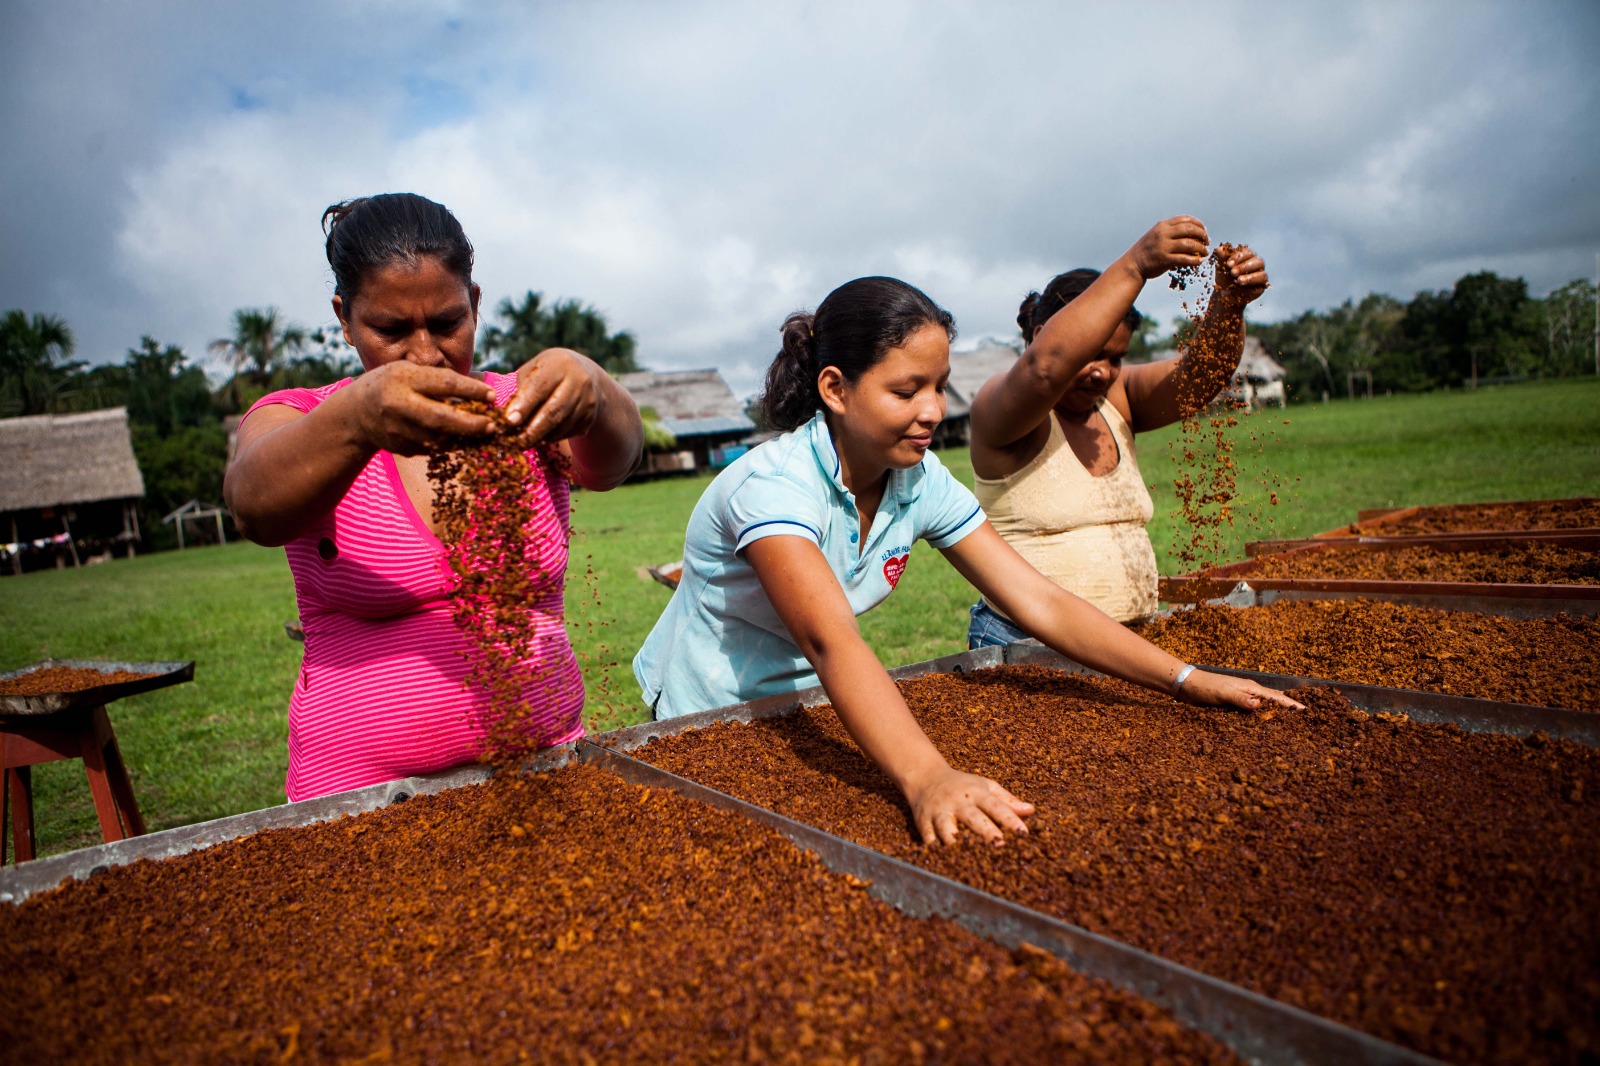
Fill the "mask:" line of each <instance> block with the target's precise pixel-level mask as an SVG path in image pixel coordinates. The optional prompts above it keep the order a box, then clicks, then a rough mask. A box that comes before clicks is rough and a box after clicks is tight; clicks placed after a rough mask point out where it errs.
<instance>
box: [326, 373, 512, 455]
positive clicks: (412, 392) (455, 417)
mask: <svg viewBox="0 0 1600 1066" xmlns="http://www.w3.org/2000/svg"><path fill="white" fill-rule="evenodd" d="M350 391H351V392H353V393H355V394H356V398H357V399H358V401H359V402H358V403H357V405H356V419H357V424H358V426H359V427H360V432H361V436H362V439H363V440H365V441H366V442H367V444H369V445H370V446H371V447H374V448H378V449H381V450H383V451H388V452H393V453H394V454H396V455H420V454H422V453H423V452H425V451H427V450H428V447H429V445H432V444H434V443H435V442H437V441H438V440H439V439H440V438H442V437H448V436H468V437H471V436H483V435H484V434H486V433H488V432H489V431H490V430H491V429H492V428H493V426H494V423H493V422H491V421H490V420H489V419H488V418H486V417H485V416H483V415H475V414H470V413H468V412H466V411H463V410H462V409H461V408H460V407H458V406H457V405H455V404H453V403H450V402H449V401H451V400H481V401H483V402H485V403H493V402H494V389H492V388H490V387H489V385H488V384H486V383H484V382H482V381H479V380H477V379H476V378H471V377H468V376H467V375H465V374H460V373H457V372H456V371H454V370H451V369H449V368H447V367H440V366H418V365H417V364H416V363H410V362H407V361H405V360H397V361H395V362H392V363H385V364H384V365H383V366H380V367H377V368H375V369H373V370H369V371H367V372H366V373H365V374H362V375H361V376H360V377H359V378H357V379H356V381H355V384H354V385H353V386H352V387H351V390H350Z"/></svg>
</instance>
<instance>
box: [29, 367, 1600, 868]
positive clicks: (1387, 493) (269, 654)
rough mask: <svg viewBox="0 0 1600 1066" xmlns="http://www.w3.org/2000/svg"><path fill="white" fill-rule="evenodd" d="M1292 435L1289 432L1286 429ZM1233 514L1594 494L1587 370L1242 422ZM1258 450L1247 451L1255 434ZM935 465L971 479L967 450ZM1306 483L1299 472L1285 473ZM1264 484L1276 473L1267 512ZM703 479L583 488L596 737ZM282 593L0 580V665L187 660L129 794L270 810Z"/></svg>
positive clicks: (213, 575)
mask: <svg viewBox="0 0 1600 1066" xmlns="http://www.w3.org/2000/svg"><path fill="white" fill-rule="evenodd" d="M1285 419H1287V420H1288V424H1287V425H1285V424H1283V422H1284V420H1285ZM1234 432H1235V433H1236V434H1237V441H1238V451H1237V459H1238V462H1239V465H1240V468H1241V476H1240V482H1241V484H1242V485H1243V486H1244V495H1243V506H1242V507H1241V510H1240V519H1239V522H1238V523H1237V524H1236V526H1235V527H1234V528H1233V529H1231V530H1229V531H1228V532H1229V538H1230V539H1229V541H1228V550H1227V554H1228V555H1229V556H1231V557H1235V558H1237V557H1240V556H1241V555H1242V546H1243V543H1244V542H1245V541H1246V540H1251V539H1259V538H1261V537H1265V536H1278V535H1296V534H1307V533H1314V532H1318V531H1321V530H1324V529H1330V528H1333V527H1335V526H1338V525H1340V524H1342V523H1344V522H1347V521H1349V520H1351V519H1352V518H1354V516H1355V512H1356V511H1357V510H1359V509H1361V508H1366V507H1379V506H1397V505H1404V504H1415V503H1455V502H1477V501H1486V500H1504V499H1534V498H1542V497H1556V496H1575V495H1593V494H1595V493H1596V491H1597V489H1600V382H1597V381H1595V380H1594V379H1582V380H1578V381H1568V382H1556V383H1535V384H1526V385H1516V386H1507V387H1500V388H1491V389H1481V390H1479V391H1477V392H1474V393H1462V392H1455V393H1438V394H1431V395H1425V396H1394V397H1381V398H1376V399H1372V400H1362V401H1356V402H1348V401H1347V402H1341V403H1334V404H1329V405H1325V406H1306V407H1296V408H1290V409H1289V410H1288V411H1286V412H1283V413H1278V412H1275V411H1273V412H1267V413H1263V414H1257V415H1255V416H1252V417H1251V418H1249V419H1246V420H1245V421H1244V422H1243V424H1241V425H1240V426H1239V427H1238V429H1237V430H1235V431H1234ZM1252 433H1253V434H1254V435H1255V436H1256V437H1257V438H1258V439H1257V440H1256V441H1254V442H1252V441H1251V439H1250V438H1251V434H1252ZM1175 435H1176V430H1173V429H1168V430H1165V431H1162V432H1160V433H1154V434H1149V435H1147V436H1144V437H1141V438H1140V465H1141V468H1142V470H1143V472H1144V475H1145V481H1146V483H1147V484H1149V485H1150V486H1151V491H1152V495H1153V496H1154V498H1155V503H1156V518H1155V521H1154V522H1153V523H1152V525H1151V536H1152V539H1153V540H1154V541H1155V544H1156V551H1157V555H1158V557H1160V558H1161V559H1162V564H1163V565H1162V568H1163V571H1164V572H1169V573H1171V572H1176V571H1177V570H1178V569H1179V567H1178V566H1177V564H1176V563H1175V562H1174V561H1173V560H1172V557H1171V554H1170V548H1171V545H1172V544H1173V542H1174V541H1175V539H1176V538H1177V537H1178V535H1179V530H1178V528H1177V524H1176V523H1175V522H1174V521H1173V519H1172V517H1171V512H1172V511H1173V510H1174V507H1175V504H1174V501H1173V496H1172V491H1171V480H1170V479H1171V476H1172V474H1173V472H1174V471H1175V470H1176V467H1175V466H1174V464H1173V461H1172V459H1171V450H1170V447H1169V445H1170V442H1171V440H1172V439H1173V437H1174V436H1175ZM940 458H941V459H942V460H943V461H944V462H945V464H946V465H947V466H949V467H950V468H951V469H952V470H953V471H954V472H955V473H956V475H957V476H958V477H959V478H961V479H962V480H963V481H965V482H967V483H968V484H969V485H970V484H971V481H972V470H971V464H970V462H969V461H968V459H967V455H966V452H965V451H964V450H963V451H954V452H944V453H941V456H940ZM1296 478H1298V480H1295V479H1296ZM1263 479H1266V480H1269V481H1270V480H1272V479H1284V480H1286V484H1285V485H1284V486H1283V487H1282V488H1281V489H1280V490H1279V495H1280V498H1281V502H1280V503H1279V505H1278V506H1276V507H1270V506H1267V504H1266V502H1265V495H1266V492H1267V491H1268V489H1267V488H1266V487H1264V483H1263ZM708 481H709V478H708V477H705V476H696V477H685V478H676V479H671V480H666V481H656V482H651V483H646V484H640V485H630V486H626V487H624V488H622V489H619V490H617V491H615V492H611V493H603V494H599V493H580V494H578V495H577V497H576V502H575V505H574V526H575V530H576V536H575V538H574V541H573V547H572V558H573V563H572V568H571V571H570V573H569V582H568V600H567V602H568V607H569V629H570V630H571V632H572V636H573V642H574V644H575V645H576V646H577V648H578V651H579V656H580V658H581V660H582V662H583V666H584V674H585V677H586V678H587V679H588V681H589V686H590V701H589V711H588V718H589V724H590V726H591V728H594V729H607V728H611V727H613V726H617V725H622V724H627V723H629V722H634V721H638V720H640V719H641V718H642V717H643V715H644V712H643V709H642V708H641V707H640V705H639V702H638V689H637V686H636V685H635V684H634V682H633V677H632V672H631V670H630V669H629V661H630V660H631V658H632V654H633V650H634V649H636V648H637V647H638V646H639V644H640V643H641V642H642V641H643V640H644V637H645V634H646V633H648V632H649V630H650V627H651V625H652V624H653V623H654V622H655V620H656V617H657V616H658V615H659V614H660V612H661V609H662V608H663V607H664V606H665V605H666V602H667V598H668V593H667V590H666V589H664V588H662V587H661V586H660V585H657V584H656V583H654V582H652V581H650V580H649V579H648V578H646V577H644V576H642V573H643V571H642V568H643V566H644V565H646V564H649V563H660V562H667V561H670V560H673V559H677V558H678V557H679V556H680V555H681V553H682V547H683V529H684V525H685V524H686V522H687V521H688V518H689V512H690V510H691V509H692V508H693V507H694V503H695V501H696V500H697V499H698V498H699V496H700V493H701V491H702V490H703V489H704V488H705V486H706V484H707V483H708ZM913 554H914V558H915V564H916V565H914V566H911V567H909V568H908V569H907V571H906V574H905V577H904V578H902V580H901V582H900V585H899V588H898V590H897V591H896V592H895V594H894V595H893V596H891V597H890V598H889V600H888V602H887V603H885V604H884V605H883V606H882V607H880V608H879V609H878V610H877V611H874V612H873V613H872V614H870V615H868V616H866V617H865V618H863V619H862V628H863V631H864V632H865V633H866V635H867V638H868V640H869V641H870V642H871V643H872V646H873V647H874V648H875V649H876V650H877V652H878V655H879V656H880V658H882V660H883V661H884V662H885V663H886V664H890V665H897V664H900V663H907V662H915V661H917V660H920V659H927V658H931V657H933V656H936V655H943V654H947V653H949V652H952V651H957V650H960V649H961V648H962V647H963V646H964V642H965V635H966V609H967V607H968V606H969V605H970V604H971V603H972V602H973V600H974V598H975V594H974V592H973V591H972V589H971V588H970V587H969V586H968V585H967V584H966V582H965V581H963V580H962V579H961V577H960V576H959V575H958V574H956V572H955V571H954V570H953V569H952V568H951V567H950V565H949V564H948V563H946V562H945V561H944V559H943V558H942V557H941V556H940V555H939V554H938V553H937V552H934V551H931V550H929V549H927V548H926V547H923V548H922V549H920V550H918V551H916V552H914V553H913ZM294 613H295V607H294V588H293V583H292V581H291V580H290V577H289V571H288V567H287V565H286V564H285V562H284V559H283V552H282V551H280V550H272V549H265V548H257V547H255V546H253V545H248V544H238V545H229V546H227V547H223V548H206V549H200V550H194V551H189V552H181V553H179V552H171V553H166V554H162V555H152V556H144V557H141V558H138V559H135V560H132V561H117V562H113V563H110V564H107V565H104V566H99V567H93V568H90V569H85V570H78V571H54V572H48V573H40V574H29V575H25V576H24V577H22V578H5V579H3V580H0V668H4V669H13V668H15V667H18V666H23V665H26V664H27V663H30V662H33V661H35V660H37V659H40V658H43V657H45V656H51V655H53V656H58V657H62V658H108V659H127V660H156V659H194V660H196V661H197V666H196V668H195V680H194V682H193V683H192V684H189V685H180V686H177V687H175V688H173V689H168V690H164V691H161V692H155V693H150V694H148V695H144V696H137V697H133V698H131V699H128V700H124V701H122V702H120V703H116V704H113V705H112V708H111V717H112V721H113V723H114V724H115V726H116V730H117V737H118V740H119V741H120V743H121V746H122V752H123V756H124V758H125V759H126V760H127V762H128V765H129V770H130V773H131V774H132V776H133V784H134V790H135V793H136V794H137V796H138V798H139V802H140V806H141V807H142V809H143V810H144V812H145V816H146V821H147V822H149V824H150V827H151V828H152V829H164V828H168V827H171V826H174V825H183V824H187V823H190V822H194V821H199V820H202V819H205V818H215V817H220V816H222V815H226V814H233V813H237V812H240V811H246V810H253V809H256V808H259V807H263V806H267V805H269V804H273V803H282V802H283V799H284V797H283V774H284V770H285V767H286V765H287V753H286V751H285V737H286V725H285V710H286V708H287V705H288V700H289V690H290V688H291V687H292V685H293V683H294V675H295V671H296V669H297V666H298V663H299V645H297V644H294V643H291V642H290V641H289V640H288V639H287V638H286V637H285V636H284V635H283V629H282V623H283V622H284V621H285V620H287V619H289V618H292V617H293V616H294ZM34 779H35V782H36V789H37V804H38V816H39V817H38V822H39V826H38V828H39V833H40V837H41V844H42V845H43V847H44V849H45V850H46V851H60V850H64V849H66V848H69V847H79V846H82V845H84V844H90V843H95V842H97V841H98V830H97V828H96V823H95V821H94V815H93V811H92V808H91V807H90V805H89V798H88V788H87V785H86V784H85V782H84V778H83V772H82V769H81V766H80V764H78V763H76V762H63V763H55V764H51V765H49V766H44V767H39V768H36V770H35V773H34Z"/></svg>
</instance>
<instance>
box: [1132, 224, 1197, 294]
mask: <svg viewBox="0 0 1600 1066" xmlns="http://www.w3.org/2000/svg"><path fill="white" fill-rule="evenodd" d="M1209 244H1210V237H1209V236H1208V235H1207V234H1206V227H1205V224H1204V223H1202V222H1201V221H1200V220H1199V219H1198V218H1195V217H1194V216H1193V215H1178V216H1177V217H1176V218H1169V219H1167V220H1166V221H1165V222H1157V223H1156V224H1155V225H1154V226H1151V227H1150V230H1149V232H1147V233H1146V234H1145V235H1144V236H1143V237H1140V238H1139V243H1137V244H1135V245H1134V246H1133V247H1132V248H1129V249H1128V256H1129V257H1130V258H1131V259H1132V260H1133V265H1134V268H1135V269H1137V270H1138V271H1139V275H1140V277H1143V278H1144V279H1145V280H1146V281H1148V280H1150V279H1151V278H1158V277H1160V276H1161V275H1162V274H1165V273H1166V272H1167V271H1169V270H1171V269H1173V268H1174V267H1192V266H1199V265H1200V264H1201V263H1203V262H1205V260H1206V254H1207V252H1208V251H1209Z"/></svg>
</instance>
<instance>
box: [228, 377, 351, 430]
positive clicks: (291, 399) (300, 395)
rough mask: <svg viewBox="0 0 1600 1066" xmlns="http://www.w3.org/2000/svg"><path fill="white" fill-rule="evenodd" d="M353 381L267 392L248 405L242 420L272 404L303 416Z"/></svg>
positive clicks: (345, 379)
mask: <svg viewBox="0 0 1600 1066" xmlns="http://www.w3.org/2000/svg"><path fill="white" fill-rule="evenodd" d="M353 381H355V378H344V379H342V380H339V381H335V382H334V383H333V384H331V385H322V386H319V387H317V388H314V389H278V390H277V391H276V392H269V393H267V394H266V395H265V396H263V397H261V399H259V400H257V401H256V402H255V403H253V404H251V405H250V409H249V410H247V411H245V413H244V418H249V417H250V416H251V415H252V414H254V413H255V411H256V409H257V408H260V407H268V406H271V405H272V404H281V405H283V406H285V407H292V408H294V409H295V410H296V411H299V412H300V413H302V414H305V413H307V412H309V411H312V410H314V409H315V408H316V406H317V405H318V404H320V403H322V401H324V400H326V399H327V398H328V397H329V396H332V395H333V394H334V393H336V392H338V391H339V390H340V389H342V388H346V387H347V386H349V385H350V383H351V382H353ZM240 421H243V419H240Z"/></svg>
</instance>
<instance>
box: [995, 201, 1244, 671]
mask: <svg viewBox="0 0 1600 1066" xmlns="http://www.w3.org/2000/svg"><path fill="white" fill-rule="evenodd" d="M1209 252H1210V246H1209V237H1208V235H1207V233H1206V229H1205V226H1204V225H1203V224H1202V223H1201V222H1200V221H1199V220H1198V219H1196V218H1193V217H1191V216H1189V215H1179V216H1178V217H1176V218H1171V219H1168V220H1167V221H1165V222H1161V223H1158V224H1156V225H1155V226H1154V227H1152V228H1151V229H1150V231H1149V232H1148V233H1146V234H1145V235H1144V236H1143V237H1141V238H1140V239H1139V241H1138V243H1136V244H1135V245H1134V246H1133V247H1132V248H1130V249H1128V251H1127V252H1126V253H1124V254H1123V256H1122V257H1121V258H1120V259H1118V260H1117V261H1116V262H1115V263H1114V264H1112V265H1111V267H1110V268H1108V269H1107V270H1106V272H1105V273H1103V274H1102V273H1100V272H1098V271H1095V270H1088V269H1079V270H1072V271H1069V272H1067V273H1065V274H1061V275H1058V276H1057V277H1055V278H1054V279H1052V280H1051V282H1050V284H1048V285H1046V286H1045V289H1044V292H1043V293H1042V294H1041V293H1029V295H1028V298H1027V299H1026V300H1024V301H1023V303H1022V308H1021V310H1020V311H1019V313H1018V315H1017V324H1018V325H1019V326H1021V328H1022V336H1023V340H1024V341H1025V342H1026V343H1027V348H1026V349H1024V351H1023V353H1022V355H1021V356H1020V357H1019V358H1018V359H1017V362H1016V364H1015V365H1013V366H1012V367H1011V369H1010V370H1008V371H1006V372H1005V373H1003V374H997V375H995V376H994V377H992V378H990V379H989V381H988V382H986V383H985V384H984V386H983V388H982V389H980V390H979V391H978V395H977V396H976V397H975V398H974V399H973V402H972V467H973V472H974V474H975V475H976V492H977V497H978V502H979V503H980V504H982V505H983V509H984V511H985V512H986V513H987V514H988V515H989V520H990V522H992V523H993V525H994V527H995V529H997V530H998V531H999V532H1000V535H1001V536H1002V537H1004V538H1005V539H1006V541H1007V542H1008V543H1010V544H1011V546H1012V547H1014V548H1016V549H1017V551H1018V553H1020V554H1021V555H1022V557H1023V558H1025V559H1027V560H1028V562H1030V563H1032V564H1033V566H1034V567H1035V568H1036V569H1038V570H1039V571H1040V572H1042V573H1044V574H1045V575H1046V576H1048V577H1049V578H1050V579H1051V580H1052V581H1054V582H1055V583H1056V584H1058V585H1060V586H1062V587H1063V588H1065V589H1067V590H1068V591H1070V592H1073V593H1075V594H1077V595H1078V596H1081V597H1083V598H1084V599H1086V600H1088V601H1089V602H1090V603H1092V604H1094V605H1095V606H1096V607H1098V608H1100V609H1101V610H1102V611H1104V612H1106V613H1107V614H1109V615H1110V616H1111V617H1112V618H1115V619H1117V620H1118V621H1122V622H1134V621H1138V620H1140V619H1143V618H1145V617H1148V616H1149V615H1151V614H1153V613H1154V612H1155V609H1156V585H1157V579H1158V574H1157V570H1156V557H1155V550H1154V549H1153V548H1152V546H1151V544H1150V535H1149V533H1147V532H1146V530H1145V526H1146V524H1147V523H1148V522H1149V521H1150V519H1151V517H1152V515H1153V514H1154V510H1155V509H1154V506H1153V505H1152V503H1151V500H1150V493H1149V490H1148V489H1146V487H1145V484H1144V478H1143V477H1142V476H1141V474H1140V472H1139V461H1138V457H1137V453H1136V451H1135V446H1134V434H1135V433H1144V432H1149V431H1150V430H1153V429H1158V428H1160V427H1161V426H1165V425H1168V424H1170V423H1172V422H1176V421H1178V420H1179V419H1180V418H1182V417H1183V416H1184V415H1185V414H1186V413H1189V412H1186V411H1184V410H1183V409H1181V407H1180V404H1179V392H1180V390H1179V385H1180V383H1182V382H1183V381H1184V375H1185V374H1186V373H1193V372H1194V371H1192V370H1190V368H1189V366H1188V360H1187V358H1186V357H1184V356H1183V355H1181V354H1180V356H1179V357H1178V358H1177V359H1170V360H1167V361H1165V362H1161V363H1148V364H1144V365H1140V366H1130V367H1126V368H1124V367H1123V365H1122V360H1123V358H1124V357H1125V356H1126V355H1127V353H1128V345H1129V344H1130V343H1131V341H1132V339H1133V331H1134V330H1135V329H1137V328H1138V327H1139V324H1140V321H1141V316H1140V315H1139V312H1138V311H1136V310H1134V309H1133V302H1134V300H1135V299H1137V298H1138V296H1139V292H1140V291H1141V290H1142V289H1143V287H1144V283H1145V281H1146V280H1148V279H1150V278H1155V277H1159V276H1160V275H1161V274H1164V273H1166V272H1167V271H1168V270H1172V269H1174V268H1177V267H1194V266H1199V265H1200V264H1202V263H1203V262H1205V260H1206V257H1207V255H1208V254H1209ZM1266 287H1267V273H1266V265H1265V264H1264V263H1263V262H1262V261H1261V258H1260V257H1259V256H1257V255H1256V254H1255V253H1254V252H1253V251H1251V250H1250V249H1249V248H1248V247H1245V246H1240V247H1238V248H1236V249H1234V250H1233V251H1232V253H1231V254H1230V255H1229V256H1228V258H1227V260H1226V261H1225V262H1219V263H1218V264H1217V268H1216V280H1215V286H1214V291H1213V293H1212V296H1211V301H1210V304H1209V305H1208V307H1207V309H1206V314H1205V317H1204V318H1203V319H1202V321H1201V323H1200V326H1199V329H1200V330H1201V331H1202V333H1203V334H1205V335H1206V339H1207V340H1208V341H1209V343H1210V344H1211V346H1212V350H1214V351H1219V352H1220V351H1230V350H1231V351H1232V352H1233V353H1234V359H1233V360H1232V363H1231V364H1230V365H1228V366H1222V367H1217V368H1214V369H1212V370H1211V371H1209V372H1208V377H1207V379H1206V380H1204V381H1201V382H1200V383H1199V387H1198V388H1197V389H1196V390H1195V392H1194V394H1195V395H1202V396H1205V397H1208V398H1209V397H1213V396H1215V395H1216V394H1217V393H1219V392H1221V391H1222V390H1223V389H1224V388H1226V387H1227V384H1228V379H1229V378H1230V377H1231V376H1232V368H1233V366H1236V365H1237V364H1238V356H1239V355H1241V354H1243V351H1244V308H1245V305H1246V304H1248V303H1249V302H1250V301H1251V300H1254V299H1255V298H1256V297H1258V296H1260V295H1261V293H1262V292H1264V291H1266ZM1024 636H1025V634H1023V633H1022V631H1021V630H1020V629H1018V628H1017V627H1016V626H1015V625H1013V624H1012V623H1011V620H1010V619H1008V618H1007V617H1005V615H1003V614H1002V613H1000V612H999V611H998V610H997V609H996V608H995V607H994V606H993V605H992V604H990V603H987V602H984V601H980V602H979V603H978V604H976V605H975V606H974V607H973V608H972V623H971V627H970V629H969V630H968V634H967V642H968V646H969V647H981V646H983V645H986V644H1005V643H1010V642H1012V641H1014V640H1020V639H1023V637H1024Z"/></svg>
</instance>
